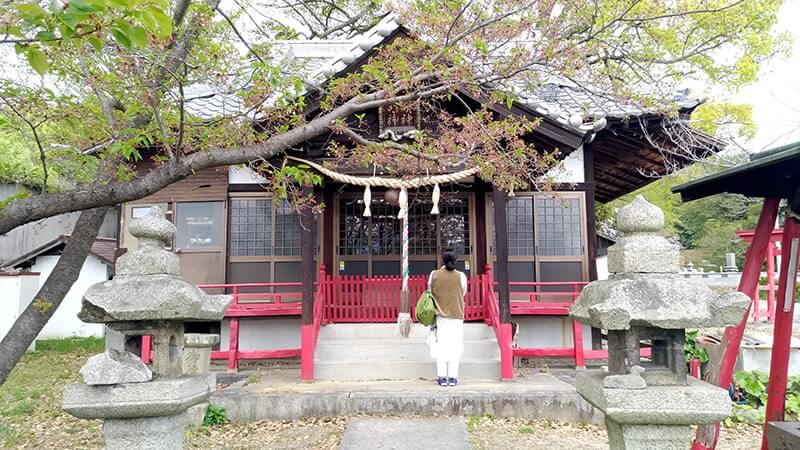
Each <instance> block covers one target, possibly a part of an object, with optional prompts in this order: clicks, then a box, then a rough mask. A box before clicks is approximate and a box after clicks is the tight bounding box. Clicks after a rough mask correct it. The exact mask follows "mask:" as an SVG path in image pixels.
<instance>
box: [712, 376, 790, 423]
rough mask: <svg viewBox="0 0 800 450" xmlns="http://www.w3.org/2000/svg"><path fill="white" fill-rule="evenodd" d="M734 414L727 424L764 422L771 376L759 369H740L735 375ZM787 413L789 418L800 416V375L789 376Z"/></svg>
mask: <svg viewBox="0 0 800 450" xmlns="http://www.w3.org/2000/svg"><path fill="white" fill-rule="evenodd" d="M733 380H734V395H733V400H734V404H733V406H734V408H733V416H731V417H730V418H729V419H727V420H726V421H725V424H726V425H730V424H733V423H738V422H759V423H763V422H764V418H765V414H766V406H767V387H768V384H769V376H768V375H767V374H766V373H764V372H761V371H759V370H754V371H752V372H746V371H743V370H740V371H739V372H736V374H735V375H734V376H733ZM786 415H787V419H788V420H797V419H798V418H800V376H793V377H789V381H788V383H787V385H786Z"/></svg>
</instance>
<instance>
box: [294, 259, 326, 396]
mask: <svg viewBox="0 0 800 450" xmlns="http://www.w3.org/2000/svg"><path fill="white" fill-rule="evenodd" d="M329 281H330V277H329V276H328V275H327V274H326V273H325V265H324V264H321V265H320V267H319V278H318V281H317V291H316V292H315V293H314V320H313V321H312V323H311V324H310V325H308V324H305V325H301V326H300V379H301V380H303V381H311V380H313V379H314V352H315V351H316V348H317V340H318V339H319V329H320V327H322V324H323V323H324V322H325V297H326V296H327V295H329V294H328V291H330V282H329Z"/></svg>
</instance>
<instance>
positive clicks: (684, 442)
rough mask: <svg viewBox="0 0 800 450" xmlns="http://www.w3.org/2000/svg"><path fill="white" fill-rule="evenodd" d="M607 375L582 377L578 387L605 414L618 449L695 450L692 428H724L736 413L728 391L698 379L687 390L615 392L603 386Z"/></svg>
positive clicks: (621, 389)
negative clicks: (720, 425) (715, 425)
mask: <svg viewBox="0 0 800 450" xmlns="http://www.w3.org/2000/svg"><path fill="white" fill-rule="evenodd" d="M645 373H646V372H645ZM606 375H607V373H604V372H601V371H599V370H592V371H587V372H583V373H579V374H578V377H577V379H576V381H575V385H576V388H577V390H578V393H579V394H580V395H581V396H582V397H583V398H585V399H586V400H587V401H588V402H589V403H591V404H592V405H593V406H594V407H596V408H597V409H599V410H600V411H602V412H603V414H605V421H606V429H607V430H608V441H609V448H610V449H612V450H623V449H624V450H645V449H683V450H685V449H688V448H689V447H691V442H692V429H691V425H699V424H713V423H718V422H720V421H722V420H723V419H725V418H726V417H728V416H730V415H731V413H732V412H733V410H732V407H731V401H730V398H729V397H728V393H727V392H726V391H725V390H724V389H721V388H719V387H716V386H712V385H710V384H708V383H706V382H703V381H700V380H697V379H695V378H691V377H690V378H689V379H688V380H687V384H686V385H684V386H680V385H672V386H645V387H640V385H637V386H632V387H630V388H628V387H625V386H618V387H613V388H609V387H604V385H603V379H604V378H605V377H606ZM644 378H645V379H647V376H646V375H645V376H644Z"/></svg>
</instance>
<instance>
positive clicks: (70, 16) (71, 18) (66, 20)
mask: <svg viewBox="0 0 800 450" xmlns="http://www.w3.org/2000/svg"><path fill="white" fill-rule="evenodd" d="M56 17H57V18H58V20H59V22H61V23H63V24H64V25H66V26H67V28H69V29H70V30H75V29H76V28H77V27H78V15H77V14H74V13H72V12H67V10H64V11H61V12H60V13H59V14H58V15H57V16H56Z"/></svg>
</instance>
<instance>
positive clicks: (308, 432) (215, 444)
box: [185, 417, 347, 450]
mask: <svg viewBox="0 0 800 450" xmlns="http://www.w3.org/2000/svg"><path fill="white" fill-rule="evenodd" d="M346 426H347V419H345V418H341V417H336V418H332V419H306V420H295V421H287V422H266V421H262V422H251V423H237V424H225V425H220V426H215V427H201V428H197V429H194V430H190V431H188V432H187V433H186V445H185V447H186V448H231V449H245V448H259V449H298V450H299V449H320V450H322V449H336V448H338V447H339V442H340V441H341V440H342V434H343V433H344V429H345V427H346Z"/></svg>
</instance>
